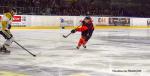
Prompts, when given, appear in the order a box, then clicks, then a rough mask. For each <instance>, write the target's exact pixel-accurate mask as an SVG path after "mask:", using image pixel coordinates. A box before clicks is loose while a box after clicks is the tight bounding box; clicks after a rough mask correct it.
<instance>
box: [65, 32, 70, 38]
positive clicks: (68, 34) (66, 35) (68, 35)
mask: <svg viewBox="0 0 150 76" xmlns="http://www.w3.org/2000/svg"><path fill="white" fill-rule="evenodd" d="M71 34H72V33H69V34H68V35H63V37H64V38H67V37H68V36H70V35H71Z"/></svg>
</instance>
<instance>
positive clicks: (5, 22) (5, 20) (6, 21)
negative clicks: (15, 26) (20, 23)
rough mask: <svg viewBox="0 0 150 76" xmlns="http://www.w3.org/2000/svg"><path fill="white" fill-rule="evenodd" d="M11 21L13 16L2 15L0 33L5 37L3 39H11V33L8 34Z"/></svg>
mask: <svg viewBox="0 0 150 76" xmlns="http://www.w3.org/2000/svg"><path fill="white" fill-rule="evenodd" d="M12 20H13V16H12V15H11V13H4V15H3V17H2V19H1V27H2V29H1V30H0V33H1V34H2V35H4V36H5V38H6V37H7V38H11V37H12V36H11V32H10V27H11V26H10V24H11V22H12Z"/></svg>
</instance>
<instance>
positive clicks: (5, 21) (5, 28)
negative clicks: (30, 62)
mask: <svg viewBox="0 0 150 76" xmlns="http://www.w3.org/2000/svg"><path fill="white" fill-rule="evenodd" d="M15 14H16V9H11V10H10V11H9V12H6V13H4V15H3V17H2V20H1V22H0V23H1V25H0V26H1V29H0V34H1V35H2V36H3V37H4V38H5V39H6V41H5V42H4V44H3V46H2V47H0V52H4V53H10V51H9V50H8V48H9V47H10V45H11V43H12V42H13V35H12V34H11V32H10V29H11V22H12V20H13V16H14V15H15Z"/></svg>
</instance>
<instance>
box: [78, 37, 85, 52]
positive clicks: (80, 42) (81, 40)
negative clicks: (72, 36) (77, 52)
mask: <svg viewBox="0 0 150 76" xmlns="http://www.w3.org/2000/svg"><path fill="white" fill-rule="evenodd" d="M83 42H84V39H83V38H82V37H81V38H80V40H79V42H78V46H77V49H79V48H80V46H81V45H83Z"/></svg>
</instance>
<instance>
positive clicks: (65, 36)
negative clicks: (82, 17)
mask: <svg viewBox="0 0 150 76" xmlns="http://www.w3.org/2000/svg"><path fill="white" fill-rule="evenodd" d="M80 26H81V24H80V25H79V26H78V27H76V28H75V29H77V28H79V27H80ZM71 34H72V33H71V32H70V33H69V34H68V35H63V37H64V38H67V37H69V36H70V35H71Z"/></svg>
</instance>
